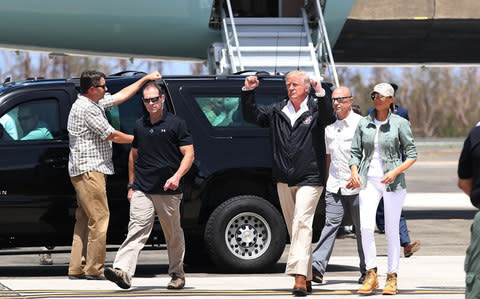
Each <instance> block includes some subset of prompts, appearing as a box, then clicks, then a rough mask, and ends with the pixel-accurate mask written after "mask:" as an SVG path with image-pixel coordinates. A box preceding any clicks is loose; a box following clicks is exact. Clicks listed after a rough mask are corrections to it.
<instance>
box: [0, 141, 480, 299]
mask: <svg viewBox="0 0 480 299" xmlns="http://www.w3.org/2000/svg"><path fill="white" fill-rule="evenodd" d="M445 150H446V152H447V154H446V155H445V154H444V155H442V156H441V157H440V158H439V157H438V151H437V150H436V149H430V148H428V149H426V150H425V151H424V153H423V154H424V155H423V157H425V158H426V159H425V160H424V161H423V162H418V163H416V164H415V165H414V167H412V169H411V170H408V173H407V185H408V186H409V191H408V192H409V193H408V194H407V198H406V200H405V205H404V213H405V216H406V218H407V223H408V227H409V232H410V236H411V238H412V240H421V242H422V248H421V249H420V250H419V251H418V252H416V253H415V254H414V255H413V256H411V257H409V258H405V257H403V254H402V257H401V258H400V269H399V274H398V286H399V293H398V294H397V295H396V296H398V297H399V298H465V272H464V270H463V267H464V260H465V251H466V249H467V247H468V244H469V239H470V225H471V223H472V219H473V217H474V215H475V213H476V212H477V210H476V209H474V208H473V207H472V205H471V204H470V201H469V198H468V197H467V196H466V195H465V194H463V193H461V192H460V191H459V190H458V189H457V187H456V161H455V159H458V152H459V149H458V142H457V146H456V148H454V149H453V150H452V149H449V148H447V149H445ZM428 153H431V155H427V154H428ZM429 158H431V159H429ZM439 162H440V163H439ZM375 238H376V244H377V256H378V273H379V283H380V286H379V287H380V289H379V290H378V292H377V293H376V295H374V296H377V295H378V296H382V295H381V288H383V286H384V283H385V278H386V269H387V256H386V252H387V250H386V248H387V247H386V240H385V235H382V234H379V233H376V234H375ZM116 248H118V247H116ZM116 248H115V247H109V249H111V251H109V252H107V259H106V264H107V265H111V263H112V261H113V259H114V256H115V251H116ZM56 249H57V250H58V253H55V254H54V255H53V258H54V263H53V265H50V266H40V265H39V264H38V261H39V257H38V254H36V253H35V254H28V255H15V252H17V251H21V250H25V248H15V249H10V250H7V253H8V251H11V253H12V255H8V254H7V255H5V254H3V255H0V298H72V297H73V298H83V297H88V298H115V297H135V298H143V297H145V298H146V297H148V298H159V297H162V298H177V297H192V298H211V297H215V298H232V297H235V298H251V297H268V298H291V297H292V295H291V289H292V287H293V283H294V281H293V278H292V277H289V276H286V275H285V274H284V273H283V272H284V270H285V263H286V260H287V255H288V250H289V246H288V245H287V247H286V248H285V251H284V254H283V255H282V257H281V258H280V260H279V262H278V263H277V264H276V265H275V266H274V267H272V269H268V270H267V271H266V272H264V273H255V274H232V273H219V272H218V271H217V270H216V269H215V268H214V267H213V265H212V264H211V262H209V261H208V260H205V261H200V263H199V265H189V264H186V265H185V271H186V286H185V289H183V290H167V289H166V285H167V283H168V282H169V279H170V278H169V276H168V275H167V274H166V273H167V271H168V257H167V254H166V250H163V249H161V250H148V249H150V247H149V246H147V247H146V250H144V251H142V254H141V256H140V259H139V265H138V267H137V272H136V275H135V277H134V278H133V284H132V288H131V289H129V290H122V289H120V288H119V287H117V286H116V285H115V284H113V283H111V282H109V281H86V280H69V279H68V277H67V276H66V273H67V269H68V258H69V254H68V253H69V249H70V248H69V247H64V248H56ZM27 250H28V249H27ZM3 252H4V253H5V250H3ZM358 263H359V259H358V257H357V254H356V240H355V235H354V234H348V235H345V236H344V237H343V238H338V239H337V240H336V243H335V248H334V250H333V254H332V257H331V259H330V262H329V266H328V268H327V272H326V273H325V277H324V278H325V282H324V283H323V284H315V283H314V284H313V293H312V294H311V295H309V296H308V297H312V296H314V297H316V296H322V295H325V296H328V298H360V297H363V296H361V295H359V294H357V289H358V288H359V287H360V285H359V284H358V283H357V280H358V277H359V275H360V274H359V269H358Z"/></svg>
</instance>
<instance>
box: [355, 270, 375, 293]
mask: <svg viewBox="0 0 480 299" xmlns="http://www.w3.org/2000/svg"><path fill="white" fill-rule="evenodd" d="M377 288H378V277H377V272H375V269H369V270H367V276H366V277H365V281H364V282H363V284H362V286H361V287H360V288H359V289H358V293H359V294H372V293H373V292H375V290H376V289H377Z"/></svg>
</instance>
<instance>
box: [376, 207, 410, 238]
mask: <svg viewBox="0 0 480 299" xmlns="http://www.w3.org/2000/svg"><path fill="white" fill-rule="evenodd" d="M375 219H376V222H377V228H378V229H379V230H381V231H385V218H384V211H383V198H382V199H381V200H380V202H379V203H378V208H377V215H376V217H375ZM408 244H410V236H409V235H408V227H407V221H406V220H405V217H404V216H403V211H402V214H401V215H400V246H402V247H407V246H408Z"/></svg>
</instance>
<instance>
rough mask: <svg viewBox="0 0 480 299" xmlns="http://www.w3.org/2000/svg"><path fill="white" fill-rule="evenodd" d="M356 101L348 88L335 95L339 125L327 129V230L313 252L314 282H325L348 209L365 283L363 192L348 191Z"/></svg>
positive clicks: (355, 125)
mask: <svg viewBox="0 0 480 299" xmlns="http://www.w3.org/2000/svg"><path fill="white" fill-rule="evenodd" d="M352 104H353V97H352V93H351V91H350V89H349V88H347V87H345V86H340V87H338V88H336V89H335V90H334V91H333V94H332V105H333V109H334V110H335V112H336V113H337V121H336V122H334V123H333V124H331V125H329V126H327V127H326V128H325V146H326V152H327V170H328V171H327V173H328V180H327V187H326V193H325V202H326V208H325V213H326V216H325V226H324V227H323V230H322V234H321V236H320V239H319V241H318V243H317V246H316V247H315V250H314V251H313V263H312V267H313V269H312V272H313V279H312V280H313V281H314V282H318V283H321V282H323V275H324V273H325V271H326V269H327V264H328V260H329V259H330V255H331V254H332V250H333V245H334V243H335V237H336V236H337V232H338V229H339V228H340V225H341V224H342V220H343V215H344V213H345V210H346V209H348V210H349V211H350V214H351V216H352V222H353V225H354V226H355V231H356V232H357V250H358V255H359V257H360V273H361V276H360V279H359V283H363V281H364V280H365V272H366V270H365V259H364V256H363V250H362V238H361V236H360V210H359V198H358V193H359V192H360V189H354V190H351V189H347V188H346V185H347V179H348V178H349V177H350V168H349V167H348V161H349V160H350V147H351V145H352V139H353V135H354V134H355V129H356V128H357V124H358V122H359V120H360V119H361V118H362V116H360V115H359V114H357V113H355V112H353V111H352V108H351V107H352Z"/></svg>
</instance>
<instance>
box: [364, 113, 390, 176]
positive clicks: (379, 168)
mask: <svg viewBox="0 0 480 299" xmlns="http://www.w3.org/2000/svg"><path fill="white" fill-rule="evenodd" d="M374 122H375V126H376V127H377V133H376V134H375V140H374V151H373V155H372V161H371V162H370V167H369V168H368V173H367V176H368V177H375V178H382V177H383V175H384V173H383V164H382V156H381V155H380V148H379V147H378V132H379V131H380V126H381V125H383V124H385V123H386V122H387V121H386V120H385V121H378V120H377V119H375V120H374Z"/></svg>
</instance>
